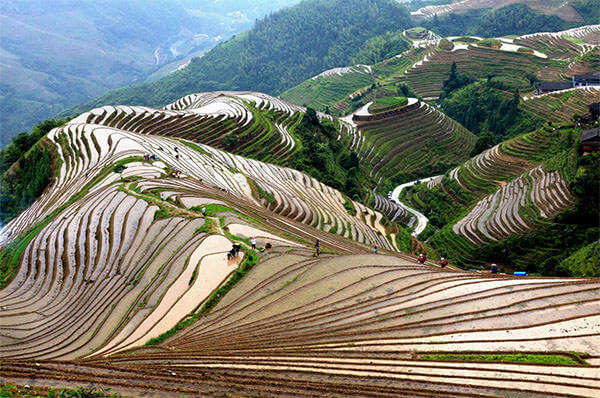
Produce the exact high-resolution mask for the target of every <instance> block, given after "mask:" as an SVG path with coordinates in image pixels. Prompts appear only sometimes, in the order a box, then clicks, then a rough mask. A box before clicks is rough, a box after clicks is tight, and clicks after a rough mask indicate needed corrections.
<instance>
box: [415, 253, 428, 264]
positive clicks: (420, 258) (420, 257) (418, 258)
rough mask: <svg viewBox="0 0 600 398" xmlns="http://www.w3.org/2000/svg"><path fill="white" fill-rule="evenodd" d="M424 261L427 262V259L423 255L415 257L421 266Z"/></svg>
mask: <svg viewBox="0 0 600 398" xmlns="http://www.w3.org/2000/svg"><path fill="white" fill-rule="evenodd" d="M425 260H427V257H426V256H425V255H424V254H423V253H421V254H419V257H417V261H418V262H420V263H421V264H424V263H425Z"/></svg>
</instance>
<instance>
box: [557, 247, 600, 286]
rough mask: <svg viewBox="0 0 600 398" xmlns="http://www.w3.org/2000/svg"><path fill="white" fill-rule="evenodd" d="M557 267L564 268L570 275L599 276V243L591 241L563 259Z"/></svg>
mask: <svg viewBox="0 0 600 398" xmlns="http://www.w3.org/2000/svg"><path fill="white" fill-rule="evenodd" d="M558 268H559V269H566V270H568V273H569V274H570V275H572V276H580V277H587V278H598V277H600V243H599V242H597V241H596V242H593V243H590V244H589V245H587V246H584V247H582V248H581V249H579V250H577V251H576V252H575V253H573V254H572V255H570V256H569V257H567V258H566V259H564V260H563V261H562V262H561V263H560V264H559V265H558Z"/></svg>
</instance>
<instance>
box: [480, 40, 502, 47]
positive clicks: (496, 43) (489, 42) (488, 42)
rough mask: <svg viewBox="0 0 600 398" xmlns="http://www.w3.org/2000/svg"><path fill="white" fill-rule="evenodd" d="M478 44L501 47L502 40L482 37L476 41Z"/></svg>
mask: <svg viewBox="0 0 600 398" xmlns="http://www.w3.org/2000/svg"><path fill="white" fill-rule="evenodd" d="M477 44H478V45H480V46H482V47H488V48H500V47H502V42H501V41H500V40H498V39H483V40H479V41H478V42H477Z"/></svg>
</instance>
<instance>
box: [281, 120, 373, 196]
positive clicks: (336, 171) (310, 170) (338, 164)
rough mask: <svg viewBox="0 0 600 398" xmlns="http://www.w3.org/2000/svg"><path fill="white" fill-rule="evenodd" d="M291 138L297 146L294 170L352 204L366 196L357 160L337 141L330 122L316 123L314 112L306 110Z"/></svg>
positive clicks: (362, 176)
mask: <svg viewBox="0 0 600 398" xmlns="http://www.w3.org/2000/svg"><path fill="white" fill-rule="evenodd" d="M293 134H294V136H295V137H296V138H298V139H300V143H301V147H300V148H299V150H298V151H297V152H296V153H295V154H294V159H293V162H294V168H295V169H297V170H299V171H302V172H304V173H306V174H308V175H310V176H311V177H314V178H316V179H317V180H319V181H321V182H323V183H324V184H327V185H329V186H331V187H333V188H335V189H338V190H340V191H342V192H344V193H345V194H346V195H348V196H349V197H351V198H352V199H354V200H360V199H361V196H363V195H364V194H365V193H368V187H369V186H370V185H369V183H370V181H368V179H367V177H366V176H365V175H364V173H362V170H361V167H360V164H359V159H358V156H357V155H356V153H354V152H352V151H350V150H349V149H348V148H347V146H346V145H344V143H342V142H340V141H338V140H337V137H336V128H335V126H334V125H333V123H332V122H331V121H330V120H328V119H323V121H322V122H319V118H318V117H317V113H316V112H315V110H314V109H312V108H307V110H306V113H305V114H304V116H303V118H302V120H301V122H300V123H299V124H298V125H297V126H296V128H295V129H294V131H293Z"/></svg>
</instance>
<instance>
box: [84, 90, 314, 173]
mask: <svg viewBox="0 0 600 398" xmlns="http://www.w3.org/2000/svg"><path fill="white" fill-rule="evenodd" d="M304 111H305V108H302V107H299V106H296V105H292V104H290V103H287V102H284V101H281V100H278V99H277V98H274V97H271V96H268V95H265V94H262V93H254V92H211V93H202V94H191V95H188V96H186V97H183V98H181V99H180V100H178V101H176V102H174V103H172V104H169V105H167V106H166V107H165V108H163V109H154V108H147V107H129V106H104V107H102V108H97V109H94V110H92V111H90V112H86V113H83V114H82V115H80V116H79V117H77V118H76V119H75V122H81V123H91V124H99V125H103V126H107V127H112V128H117V129H121V130H126V131H131V132H135V133H141V134H149V135H161V136H165V135H166V136H169V137H176V138H181V139H187V140H191V141H195V142H200V143H204V144H207V145H210V146H212V147H214V148H220V149H230V150H234V151H235V153H237V154H241V155H246V156H248V155H251V156H253V157H255V158H259V159H261V160H264V161H269V162H271V163H278V164H286V161H287V160H288V159H289V157H290V156H291V154H292V153H293V150H294V147H295V145H296V141H295V139H294V138H293V137H292V135H291V134H290V131H293V127H294V124H295V123H297V122H298V121H299V119H300V118H301V117H302V114H301V113H302V112H304ZM228 140H229V141H228Z"/></svg>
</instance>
